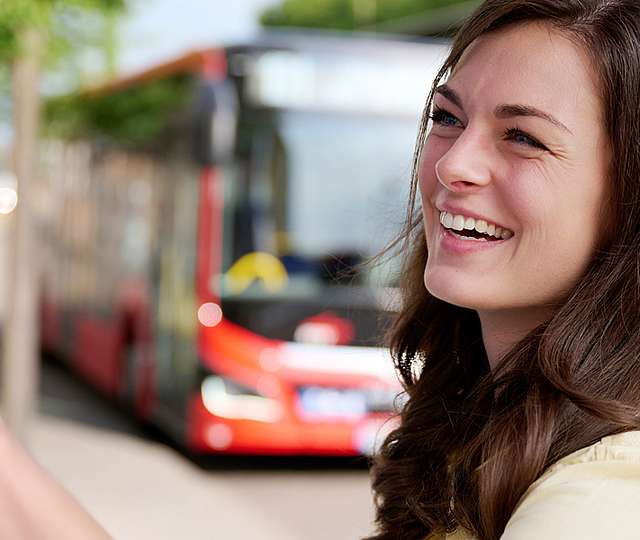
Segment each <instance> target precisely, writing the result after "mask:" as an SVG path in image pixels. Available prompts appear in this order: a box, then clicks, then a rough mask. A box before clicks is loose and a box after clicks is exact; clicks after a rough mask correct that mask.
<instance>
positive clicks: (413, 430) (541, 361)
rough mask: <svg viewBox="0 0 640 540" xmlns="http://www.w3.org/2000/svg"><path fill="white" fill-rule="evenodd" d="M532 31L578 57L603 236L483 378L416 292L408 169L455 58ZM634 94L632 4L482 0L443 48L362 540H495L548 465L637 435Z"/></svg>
mask: <svg viewBox="0 0 640 540" xmlns="http://www.w3.org/2000/svg"><path fill="white" fill-rule="evenodd" d="M533 21H537V22H542V23H545V24H548V25H550V26H553V27H554V28H556V29H559V30H560V31H562V32H563V33H564V35H566V36H568V37H569V38H570V39H572V40H573V41H574V43H577V44H579V45H580V46H582V47H584V49H585V50H586V51H587V52H588V53H589V54H590V55H591V59H592V63H593V67H594V71H595V74H596V76H597V77H598V80H599V83H600V84H599V88H600V92H601V100H602V104H603V111H604V118H603V122H604V124H605V126H606V131H607V134H608V138H609V143H610V145H611V151H612V155H613V159H612V161H611V167H610V171H609V177H610V178H609V180H610V201H603V205H604V206H607V208H608V213H609V215H610V216H611V217H612V218H613V219H612V231H611V232H612V234H611V235H608V240H607V242H605V243H603V244H602V245H601V246H600V249H598V250H597V252H596V253H594V254H593V258H592V260H591V263H590V265H589V267H588V269H587V270H586V272H585V275H584V276H583V277H582V279H581V280H580V281H579V282H578V283H577V284H576V285H575V287H574V288H573V289H572V290H571V291H570V292H569V293H568V294H567V295H566V298H564V299H563V301H562V303H561V304H560V305H558V306H557V309H556V310H555V313H554V315H553V316H552V317H551V318H550V319H549V320H547V321H546V322H544V323H543V324H541V325H540V326H538V327H537V328H535V329H533V330H532V331H531V332H530V333H529V334H528V335H527V336H526V337H525V338H524V339H522V340H521V341H520V342H519V343H517V344H516V345H515V346H514V347H513V348H512V349H511V350H510V351H509V352H508V353H506V354H505V355H504V356H503V358H502V360H501V362H500V363H499V365H498V366H497V367H496V368H495V369H494V370H493V371H492V372H490V371H489V368H488V362H487V357H486V352H485V350H484V346H483V342H482V336H481V328H480V323H479V319H478V316H477V314H476V312H475V311H473V310H469V309H464V308H461V307H457V306H454V305H451V304H448V303H446V302H444V301H441V300H439V299H437V298H435V297H433V296H432V295H430V294H429V293H428V292H427V291H426V290H425V287H424V284H423V272H424V268H425V263H426V260H427V257H428V254H427V251H426V242H425V237H424V230H423V226H422V216H421V212H419V211H416V204H415V203H416V190H417V174H418V164H419V161H420V152H421V149H422V147H423V145H424V141H425V137H426V132H427V127H428V113H429V111H430V109H431V106H432V100H433V95H434V91H435V88H436V86H437V85H438V84H439V83H440V81H441V80H442V79H443V78H444V77H445V76H446V75H447V74H448V73H450V72H451V70H452V69H453V68H454V67H455V66H456V64H457V63H458V61H459V59H460V57H461V55H462V53H463V52H464V51H465V49H466V48H467V47H468V46H469V45H470V44H471V43H472V42H473V41H474V40H475V39H477V38H478V37H479V36H481V35H483V34H486V33H488V32H492V31H494V30H497V29H500V28H504V27H506V26H509V25H514V24H522V23H525V22H533ZM550 84H552V82H550ZM639 89H640V2H638V0H486V1H485V2H484V3H483V4H482V5H481V6H480V7H479V8H478V9H477V10H476V11H475V13H473V14H472V16H471V17H470V18H469V19H468V21H467V22H466V23H465V25H464V26H463V27H462V28H461V30H460V31H459V33H458V34H457V37H456V38H455V40H454V43H453V47H452V50H451V53H450V55H449V57H448V58H447V60H446V62H445V64H444V65H443V67H442V69H441V71H440V73H439V75H438V77H437V79H436V81H435V82H434V85H433V87H432V89H431V92H430V94H429V97H428V100H427V104H426V107H425V111H424V114H423V119H422V123H421V127H420V133H419V136H418V141H417V144H416V152H415V156H414V163H413V179H412V188H411V200H410V205H409V211H408V216H407V223H406V226H405V230H404V234H403V235H402V237H401V244H400V245H401V247H402V248H403V249H406V252H407V253H408V255H407V257H406V259H405V264H404V271H403V272H402V275H403V283H402V297H403V306H402V310H401V311H400V313H399V315H398V317H397V319H396V321H395V323H394V325H393V327H392V329H391V332H390V340H389V341H390V343H389V344H390V348H391V352H392V355H393V358H394V362H395V363H396V367H397V369H398V371H399V373H400V375H401V378H402V381H403V384H404V387H405V390H406V394H407V397H408V399H407V401H406V404H405V405H404V407H403V410H402V412H401V414H400V420H401V422H400V425H399V427H398V428H397V429H396V430H394V431H393V432H392V433H391V434H390V435H389V436H388V437H387V439H386V440H385V442H384V444H383V445H382V448H381V450H380V452H379V454H378V455H377V456H376V458H375V461H374V466H373V469H372V478H373V489H374V493H375V502H376V509H377V519H376V523H377V525H378V529H377V533H376V534H374V535H373V536H371V537H370V538H369V540H392V539H402V540H423V539H424V538H426V537H428V536H429V535H430V534H431V533H437V534H439V533H443V532H445V531H451V530H453V529H455V528H457V527H464V528H466V529H468V530H469V531H470V532H471V533H472V534H474V535H476V536H477V537H478V538H479V539H480V540H497V539H498V538H499V537H500V536H501V534H502V533H503V531H504V528H505V526H506V523H507V521H508V520H509V518H510V516H511V514H512V513H513V510H514V508H515V506H516V505H517V503H518V501H519V499H520V498H521V497H522V495H523V494H524V492H525V491H526V489H527V488H528V487H529V486H530V485H531V483H532V482H534V481H535V480H536V479H537V478H538V477H539V476H540V475H541V474H542V472H543V471H544V470H545V469H546V468H547V467H548V466H549V465H551V464H552V463H554V462H555V461H557V460H558V459H560V458H562V457H564V456H566V455H568V454H570V453H571V452H574V451H575V450H578V449H580V448H583V447H585V446H588V445H590V444H592V443H594V442H596V441H597V440H598V439H600V438H602V437H603V436H606V435H610V434H613V433H618V432H623V431H628V430H632V429H638V428H639V427H640V416H639V415H638V413H639V412H640V120H639V118H640V91H639Z"/></svg>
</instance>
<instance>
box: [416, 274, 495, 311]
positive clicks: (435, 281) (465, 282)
mask: <svg viewBox="0 0 640 540" xmlns="http://www.w3.org/2000/svg"><path fill="white" fill-rule="evenodd" d="M424 285H425V287H426V289H427V291H428V292H429V293H430V294H431V295H432V296H435V297H436V298H438V299H440V300H442V301H443V302H447V303H448V304H452V305H454V306H458V307H462V308H467V309H474V310H480V309H487V310H490V309H499V308H500V305H499V304H497V303H496V299H497V296H496V294H495V293H494V292H492V291H490V290H488V289H487V288H485V287H482V286H481V285H480V284H478V283H477V280H472V279H469V278H465V277H462V276H461V277H460V278H458V279H455V278H453V279H452V276H450V275H449V276H438V275H430V274H428V273H425V277H424Z"/></svg>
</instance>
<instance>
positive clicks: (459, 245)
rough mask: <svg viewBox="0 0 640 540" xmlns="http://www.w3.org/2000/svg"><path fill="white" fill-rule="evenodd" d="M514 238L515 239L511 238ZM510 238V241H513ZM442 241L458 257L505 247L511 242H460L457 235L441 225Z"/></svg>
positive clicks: (444, 246)
mask: <svg viewBox="0 0 640 540" xmlns="http://www.w3.org/2000/svg"><path fill="white" fill-rule="evenodd" d="M511 238H513V237H511ZM511 238H509V240H511ZM440 240H441V242H440V243H441V245H442V247H443V248H444V249H446V250H447V251H449V252H451V253H455V254H456V255H464V254H467V253H476V252H478V251H486V250H488V249H493V248H495V247H498V246H501V245H503V244H504V243H505V242H508V241H509V240H504V239H503V240H485V241H483V240H479V241H478V240H460V239H459V238H458V237H457V236H456V235H454V234H453V233H451V232H450V231H449V230H448V229H445V228H444V227H443V226H442V225H440Z"/></svg>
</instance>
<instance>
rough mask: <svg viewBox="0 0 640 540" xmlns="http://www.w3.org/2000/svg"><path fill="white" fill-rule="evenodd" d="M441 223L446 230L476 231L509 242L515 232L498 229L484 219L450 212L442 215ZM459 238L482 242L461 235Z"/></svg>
mask: <svg viewBox="0 0 640 540" xmlns="http://www.w3.org/2000/svg"><path fill="white" fill-rule="evenodd" d="M440 223H442V225H443V227H445V228H446V229H454V230H456V231H462V230H465V229H466V230H473V229H475V230H476V231H478V232H479V233H483V234H487V235H489V236H493V237H495V238H497V239H501V240H508V239H509V238H511V237H512V236H513V231H510V230H509V229H503V228H502V227H497V226H496V225H495V224H493V223H488V222H487V221H485V220H484V219H477V220H476V219H474V218H472V217H465V216H462V215H459V214H456V215H453V214H450V213H449V212H441V213H440ZM457 236H458V237H459V238H463V239H465V240H467V239H471V240H482V239H479V238H471V237H462V236H461V235H457Z"/></svg>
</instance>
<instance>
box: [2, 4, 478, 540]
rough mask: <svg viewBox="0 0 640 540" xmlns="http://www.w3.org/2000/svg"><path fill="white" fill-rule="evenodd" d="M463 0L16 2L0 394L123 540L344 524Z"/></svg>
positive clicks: (372, 427)
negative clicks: (410, 210) (431, 106)
mask: <svg viewBox="0 0 640 540" xmlns="http://www.w3.org/2000/svg"><path fill="white" fill-rule="evenodd" d="M479 3H480V2H478V1H475V0H474V1H469V0H460V1H455V0H280V1H277V0H236V1H235V2H231V3H229V2H220V1H215V0H209V1H207V0H182V1H180V2H177V1H175V0H2V2H1V3H0V321H1V325H2V361H1V370H0V413H1V415H2V418H3V419H4V421H5V422H6V423H7V425H8V426H9V427H10V429H11V430H12V431H13V432H14V433H15V434H16V436H18V437H19V438H20V439H21V440H22V441H23V443H24V444H25V445H26V446H27V448H28V449H29V451H30V452H31V453H32V454H33V455H34V457H35V458H36V459H37V460H38V461H39V462H40V463H41V464H42V465H43V466H44V467H45V468H46V469H47V470H49V471H50V472H51V473H52V474H53V475H54V476H55V477H56V478H57V479H58V480H59V481H60V482H61V483H62V484H64V485H65V486H66V487H67V488H68V489H69V490H70V491H71V492H72V493H73V494H74V495H75V496H76V497H77V498H78V499H79V500H80V501H81V503H82V504H84V505H85V506H86V507H87V509H88V510H89V511H90V512H91V513H92V514H93V515H94V516H95V517H96V519H97V520H98V521H99V522H100V523H101V524H102V525H103V526H104V527H105V528H106V529H107V530H108V531H109V532H110V533H111V534H112V535H113V536H114V538H116V539H135V540H144V539H146V538H149V539H151V538H153V539H175V538H180V539H208V538H238V539H245V538H247V539H248V538H254V537H255V536H256V533H257V534H259V536H260V537H261V538H264V539H277V540H288V539H316V538H317V539H320V538H335V539H343V538H344V539H354V538H359V537H363V536H365V535H366V534H368V533H370V532H371V530H372V527H373V523H372V520H373V504H372V497H371V493H370V484H369V473H368V466H369V460H370V457H371V455H372V454H373V453H374V452H375V450H376V448H377V447H378V445H379V444H380V442H381V440H382V439H383V438H384V436H385V434H386V433H388V431H389V430H390V429H392V428H393V426H394V425H395V422H396V421H397V419H396V413H397V411H398V410H399V407H401V405H402V402H403V395H402V393H401V388H400V385H399V383H398V380H397V377H396V374H395V372H394V369H393V365H392V362H391V359H390V357H389V353H388V351H387V350H386V349H385V348H384V347H383V346H382V343H383V339H382V337H383V333H384V329H385V328H386V326H387V325H388V324H389V322H390V321H391V320H392V318H393V315H394V312H395V311H396V310H397V308H398V301H399V300H398V291H397V285H398V270H399V257H398V256H397V254H396V255H393V254H392V255H390V256H388V257H385V258H383V259H382V260H381V261H380V262H379V264H377V265H371V264H369V265H367V264H363V263H365V262H366V261H367V260H368V259H369V258H370V257H372V256H374V255H375V254H377V253H379V252H380V250H381V249H383V248H384V247H385V245H387V244H388V242H389V241H390V240H392V239H393V238H394V237H395V235H397V234H398V232H399V231H400V228H401V226H402V223H403V220H404V217H405V216H404V213H405V205H406V201H407V197H408V187H409V177H410V171H411V163H412V157H413V149H414V148H413V147H414V140H415V136H416V134H417V129H418V124H419V121H420V114H421V111H422V107H423V104H424V101H425V99H426V95H427V92H428V89H429V86H430V84H431V82H432V80H433V78H434V77H435V74H436V72H437V69H438V67H439V64H440V63H441V62H442V60H443V59H444V57H445V55H446V53H447V50H448V47H449V37H450V36H451V35H452V33H453V32H454V31H455V29H456V28H457V27H459V25H460V23H461V21H462V19H463V18H464V16H465V15H466V14H468V13H470V12H471V10H473V9H474V8H475V7H476V6H477V5H478V4H479Z"/></svg>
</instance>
